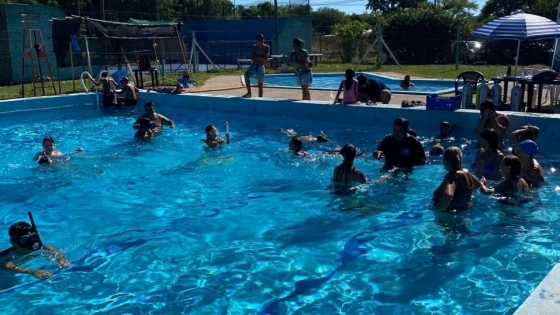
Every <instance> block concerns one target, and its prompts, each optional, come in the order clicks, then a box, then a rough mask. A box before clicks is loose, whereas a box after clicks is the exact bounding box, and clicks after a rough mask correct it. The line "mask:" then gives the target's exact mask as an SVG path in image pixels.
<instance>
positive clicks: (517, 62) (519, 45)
mask: <svg viewBox="0 0 560 315" xmlns="http://www.w3.org/2000/svg"><path fill="white" fill-rule="evenodd" d="M520 47H521V41H520V40H518V41H517V55H516V56H515V70H514V72H513V76H514V77H516V76H517V64H519V48H520Z"/></svg>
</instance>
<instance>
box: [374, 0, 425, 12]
mask: <svg viewBox="0 0 560 315" xmlns="http://www.w3.org/2000/svg"><path fill="white" fill-rule="evenodd" d="M427 2H428V1H427V0H368V3H367V4H366V9H368V10H372V11H374V12H380V13H390V12H394V11H396V10H397V9H408V8H418V7H420V6H422V5H423V4H426V3H427Z"/></svg>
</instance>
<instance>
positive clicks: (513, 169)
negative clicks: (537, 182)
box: [480, 155, 529, 205]
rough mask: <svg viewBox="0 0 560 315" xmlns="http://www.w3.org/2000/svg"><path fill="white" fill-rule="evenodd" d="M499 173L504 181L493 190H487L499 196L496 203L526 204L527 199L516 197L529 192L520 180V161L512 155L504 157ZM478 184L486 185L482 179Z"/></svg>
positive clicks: (527, 186) (524, 183) (525, 183)
mask: <svg viewBox="0 0 560 315" xmlns="http://www.w3.org/2000/svg"><path fill="white" fill-rule="evenodd" d="M500 173H501V174H502V176H503V177H504V181H503V182H501V183H499V184H498V185H497V186H496V187H494V188H489V189H488V191H489V192H490V193H495V194H499V196H500V197H499V199H498V201H500V202H503V203H506V204H513V205H519V204H520V203H522V202H527V201H528V199H526V198H523V197H522V196H519V195H518V194H519V193H526V192H528V191H529V185H527V182H525V180H524V179H523V178H521V160H520V159H519V158H518V157H516V156H513V155H508V156H505V157H504V158H503V160H502V163H501V164H500ZM480 183H481V184H483V185H486V179H485V178H484V177H482V178H481V179H480Z"/></svg>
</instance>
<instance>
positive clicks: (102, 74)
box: [101, 71, 109, 78]
mask: <svg viewBox="0 0 560 315" xmlns="http://www.w3.org/2000/svg"><path fill="white" fill-rule="evenodd" d="M108 76H109V72H107V71H103V72H101V77H102V78H106V77H108Z"/></svg>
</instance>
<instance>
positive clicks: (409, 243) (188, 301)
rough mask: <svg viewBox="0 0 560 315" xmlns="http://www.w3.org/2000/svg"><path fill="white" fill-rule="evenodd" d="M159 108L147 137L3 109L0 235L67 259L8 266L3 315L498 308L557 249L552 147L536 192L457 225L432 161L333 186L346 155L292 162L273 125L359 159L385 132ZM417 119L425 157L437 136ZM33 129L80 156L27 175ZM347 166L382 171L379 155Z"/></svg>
mask: <svg viewBox="0 0 560 315" xmlns="http://www.w3.org/2000/svg"><path fill="white" fill-rule="evenodd" d="M248 102H249V101H248ZM157 106H158V108H157V110H158V111H159V112H160V113H162V114H164V115H166V116H168V117H169V118H171V119H173V120H174V121H175V123H176V125H177V127H176V128H175V129H166V130H165V133H164V134H163V135H162V136H160V137H158V138H156V139H154V140H152V141H148V142H142V141H140V142H139V141H135V140H134V139H133V138H132V135H133V130H132V128H131V124H132V123H133V121H134V119H135V118H136V117H137V115H138V113H128V112H121V113H113V112H108V113H102V114H99V113H98V112H97V111H96V110H94V109H92V108H83V109H59V110H50V111H42V112H27V113H12V114H2V115H1V116H0V120H1V121H2V122H3V124H2V127H1V129H2V132H3V134H4V135H9V136H5V137H4V142H3V147H4V148H3V150H2V151H0V160H1V163H2V165H1V166H2V167H1V168H0V172H1V174H0V175H1V176H0V178H1V179H0V194H1V195H2V196H4V198H2V199H0V209H1V210H0V229H1V230H3V231H6V230H7V228H8V227H9V226H10V225H11V224H12V223H14V222H16V221H19V220H26V211H32V212H33V214H34V216H35V221H36V223H37V225H38V227H39V232H40V233H41V235H42V238H43V240H44V242H45V243H47V244H53V245H55V246H58V247H60V248H62V249H64V250H65V251H66V255H67V257H68V259H69V260H70V261H71V262H72V266H71V267H70V268H68V269H64V270H58V269H57V268H56V266H55V264H54V263H53V262H52V261H50V260H49V259H47V258H37V259H34V260H33V261H31V262H27V263H25V264H24V266H25V267H28V268H45V269H47V270H50V271H52V272H54V274H55V275H54V276H53V277H52V278H51V279H49V280H46V281H35V280H34V279H33V278H32V277H31V276H28V275H21V274H18V275H13V274H11V273H6V272H3V273H2V274H1V277H2V280H1V281H0V286H2V287H1V288H0V290H1V291H0V292H2V296H3V301H4V302H3V303H2V305H1V306H0V313H1V314H94V313H99V312H102V313H104V314H148V313H151V314H181V313H183V314H340V313H345V314H441V315H444V314H445V315H447V314H511V313H512V312H513V310H515V309H516V308H517V307H518V306H519V305H520V304H521V303H522V301H523V300H524V299H525V298H526V297H527V296H528V295H529V293H530V292H531V291H532V289H534V288H535V287H536V285H537V284H538V283H539V281H540V280H541V279H542V278H543V277H544V276H545V275H546V273H547V271H548V270H550V269H551V267H552V266H553V265H554V264H555V263H556V261H558V258H559V257H560V253H559V251H558V250H559V249H560V245H558V244H559V242H558V237H557V236H556V235H558V232H559V231H558V230H559V228H560V221H559V220H558V213H559V212H558V210H559V209H558V203H559V201H560V197H559V195H558V193H557V192H556V191H555V189H557V188H556V187H558V186H560V180H558V177H557V175H556V173H555V172H554V171H552V170H551V168H552V167H553V166H557V165H559V163H560V154H559V153H560V151H558V150H557V149H554V148H548V147H543V148H542V152H541V153H542V154H540V161H541V163H542V164H543V167H544V168H545V169H546V170H547V171H546V176H547V178H548V180H549V183H548V184H547V185H545V186H544V187H542V188H540V189H539V190H536V191H534V192H533V193H532V195H533V197H534V201H533V202H531V203H528V204H526V205H524V206H522V207H517V208H512V207H506V206H502V205H498V204H496V202H495V200H493V199H492V198H491V197H488V196H482V195H480V194H478V193H477V194H475V197H474V204H475V207H474V209H473V210H471V211H469V212H468V213H467V214H465V216H464V217H463V219H462V220H463V221H464V223H465V225H466V229H467V230H463V231H462V232H457V231H455V232H453V231H447V230H446V229H444V228H443V227H441V226H440V225H438V224H436V223H435V222H434V215H433V213H432V212H431V211H430V210H429V200H430V197H431V193H432V191H433V189H434V188H435V187H436V186H437V185H438V184H439V182H440V179H441V178H442V176H443V175H444V173H445V171H444V169H443V167H442V165H441V161H440V160H439V159H430V163H429V164H428V165H426V166H424V167H420V168H417V169H416V170H415V171H414V173H412V174H411V175H410V176H408V177H402V176H397V177H396V178H394V179H392V180H387V181H384V182H381V183H379V184H371V185H365V186H363V187H360V188H359V189H357V190H356V191H355V192H354V193H351V194H344V193H340V192H338V193H336V192H335V191H333V190H332V189H331V188H329V184H330V178H331V175H332V169H333V167H334V166H335V165H336V164H338V163H340V161H341V159H340V158H337V157H333V156H329V155H325V154H322V153H321V151H322V150H326V149H332V148H333V147H331V146H330V145H329V146H307V147H306V149H307V150H308V151H310V152H311V153H314V154H315V155H314V156H313V157H312V158H309V159H302V158H296V157H293V156H291V155H290V154H288V153H287V152H286V151H285V149H286V148H287V146H288V140H289V138H288V137H286V136H284V135H282V134H281V133H279V132H278V131H277V129H278V128H281V127H283V128H286V127H291V128H294V129H295V130H298V131H299V132H301V133H305V134H307V133H309V132H311V133H313V134H316V133H317V132H319V130H323V131H325V132H326V133H327V134H328V135H329V137H330V138H331V139H335V140H336V141H338V142H339V143H341V144H344V143H346V142H352V143H354V144H355V145H356V146H357V147H358V148H360V149H363V150H366V151H367V152H368V154H367V155H370V154H371V151H372V150H373V148H374V147H375V145H376V143H377V141H378V140H380V139H381V138H382V137H383V135H384V134H385V133H387V132H388V131H389V130H386V129H385V128H383V129H381V128H378V127H376V126H370V127H368V126H355V125H345V124H333V123H325V122H320V121H309V120H305V121H304V120H296V119H291V118H286V117H281V116H280V117H275V118H274V119H270V117H260V116H246V115H236V114H232V113H225V112H217V111H195V110H189V109H187V108H185V107H178V106H176V107H166V106H164V105H163V104H161V103H158V105H157ZM226 120H228V121H229V123H230V128H231V140H232V144H231V145H229V146H227V147H225V148H223V149H222V150H213V151H207V150H204V149H203V145H202V143H201V142H200V139H201V138H203V137H204V132H203V130H204V127H205V126H206V125H208V124H215V125H217V126H218V128H219V129H220V130H221V132H222V133H223V132H224V131H225V125H224V124H225V121H226ZM413 127H415V128H416V129H418V131H419V134H420V135H425V136H423V137H421V140H422V141H423V142H424V143H425V147H426V149H427V148H428V146H429V144H430V143H431V141H432V140H433V138H432V137H431V135H432V134H433V131H431V132H430V131H428V130H426V129H422V126H413ZM459 131H461V130H459ZM470 134H471V128H469V130H468V131H466V128H465V134H461V133H458V134H457V135H458V137H457V138H458V139H457V140H454V141H451V142H450V143H447V144H446V145H450V144H456V145H461V146H462V147H463V149H464V152H465V154H466V157H465V160H466V161H468V162H470V161H471V160H472V159H473V156H474V152H475V144H474V142H472V141H470V140H469V139H467V138H464V137H463V136H464V135H470ZM45 135H53V136H54V137H55V139H56V140H57V149H59V150H61V151H63V152H71V151H72V150H73V149H74V148H77V147H83V148H84V149H85V151H84V152H81V153H71V154H69V156H70V159H69V160H68V161H66V162H65V163H63V164H60V165H58V166H56V167H51V168H42V167H38V166H36V164H35V163H34V162H32V161H31V157H32V156H33V155H34V153H36V152H37V151H38V150H40V149H41V145H40V142H41V139H42V138H43V136H45ZM543 141H544V140H543ZM356 166H357V167H358V168H359V169H361V170H362V171H364V172H365V173H366V174H367V176H368V178H369V179H371V180H373V179H377V178H379V177H380V176H381V174H380V172H379V170H380V167H381V163H380V162H379V161H373V160H371V159H369V158H363V159H358V160H356ZM493 184H494V182H492V183H491V185H493ZM4 237H5V239H4V241H3V244H4V245H5V246H8V240H7V234H4Z"/></svg>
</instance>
